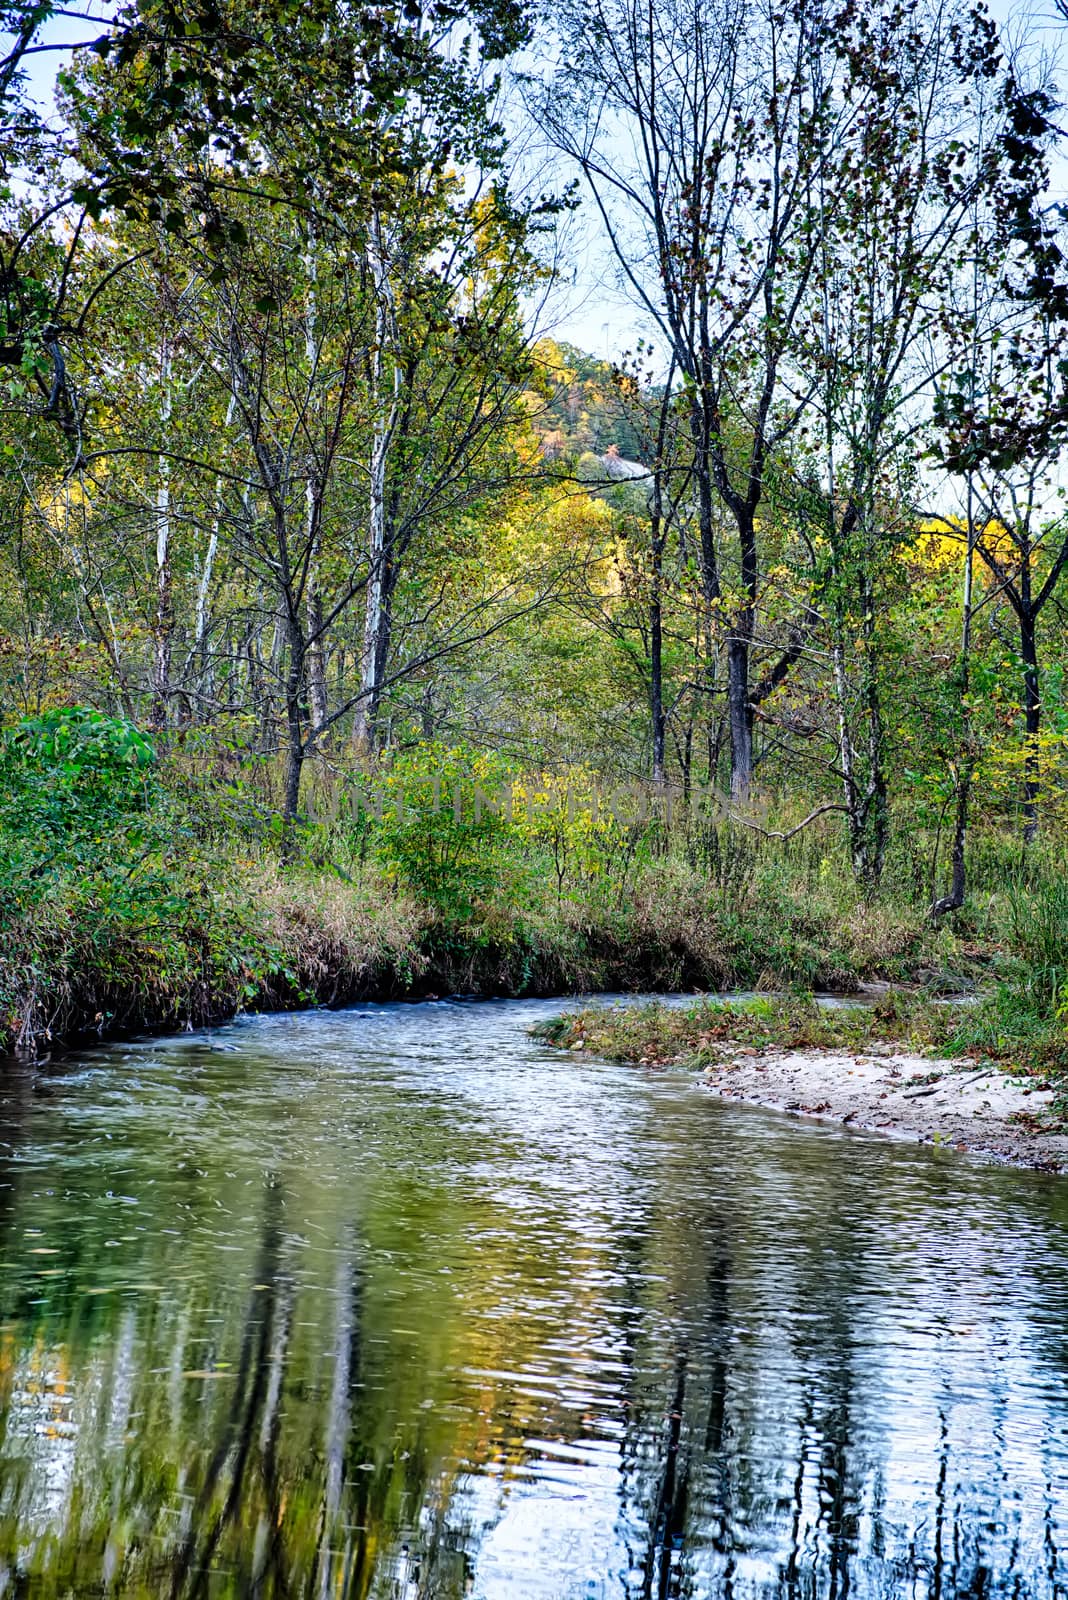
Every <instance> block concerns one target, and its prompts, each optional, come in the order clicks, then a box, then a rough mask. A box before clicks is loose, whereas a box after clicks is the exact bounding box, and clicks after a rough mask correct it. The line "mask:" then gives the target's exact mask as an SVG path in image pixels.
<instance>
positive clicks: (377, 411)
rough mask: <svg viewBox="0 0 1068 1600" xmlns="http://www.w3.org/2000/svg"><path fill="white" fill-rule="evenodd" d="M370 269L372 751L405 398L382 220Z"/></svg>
mask: <svg viewBox="0 0 1068 1600" xmlns="http://www.w3.org/2000/svg"><path fill="white" fill-rule="evenodd" d="M368 264H369V266H370V269H371V276H372V279H373V281H374V286H375V302H376V304H375V350H374V359H373V362H372V368H371V372H372V396H371V404H372V408H373V415H374V423H373V434H372V442H371V459H370V464H369V472H368V477H369V491H368V511H367V602H366V607H365V610H364V622H363V641H362V646H361V649H360V669H359V670H360V699H359V701H358V702H357V706H356V713H355V717H354V720H353V730H352V737H353V743H354V744H355V745H356V746H357V748H360V749H363V750H370V748H371V746H372V743H373V740H374V722H375V716H376V713H377V711H378V702H379V699H380V697H381V692H382V673H383V668H384V665H385V663H384V660H383V656H384V651H383V650H382V631H383V627H384V625H385V615H386V610H385V595H386V587H385V586H386V576H387V563H388V558H389V550H388V544H387V528H386V468H387V466H388V463H389V448H390V444H391V443H392V439H393V430H394V428H395V427H396V422H397V408H398V401H399V398H400V371H399V368H398V366H397V362H396V360H395V357H394V349H395V332H396V314H395V309H394V304H393V288H392V285H391V283H390V280H389V262H388V259H387V252H386V245H385V240H384V239H383V235H382V222H381V218H380V217H379V216H378V215H377V213H376V214H375V216H374V217H373V218H372V222H371V230H370V244H369V246H368Z"/></svg>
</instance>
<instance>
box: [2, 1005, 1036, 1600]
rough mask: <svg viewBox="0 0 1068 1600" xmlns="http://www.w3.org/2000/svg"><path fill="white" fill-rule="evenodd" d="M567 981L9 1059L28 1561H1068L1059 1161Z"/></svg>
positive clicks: (19, 1564)
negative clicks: (952, 1136) (808, 1074)
mask: <svg viewBox="0 0 1068 1600" xmlns="http://www.w3.org/2000/svg"><path fill="white" fill-rule="evenodd" d="M553 1009H554V1007H553V1006H552V1005H551V1004H547V1003H531V1004H527V1003H525V1002H502V1003H499V1004H498V1003H490V1004H476V1003H462V1002H442V1003H438V1004H424V1005H410V1006H403V1005H398V1006H368V1007H363V1008H360V1009H357V1010H352V1011H347V1012H341V1013H333V1014H316V1015H305V1016H293V1017H263V1018H258V1019H253V1020H248V1021H245V1022H242V1023H239V1024H235V1025H234V1026H232V1027H228V1028H225V1029H222V1030H220V1031H219V1032H217V1033H215V1034H214V1035H212V1036H210V1037H208V1036H198V1037H189V1038H185V1039H180V1040H171V1041H160V1042H150V1043H143V1044H137V1045H127V1046H115V1047H111V1048H107V1049H100V1050H96V1051H93V1052H92V1053H90V1054H86V1055H85V1056H83V1057H81V1058H78V1059H74V1060H71V1061H68V1062H67V1063H65V1064H64V1065H63V1066H62V1067H57V1068H55V1069H54V1070H53V1071H52V1073H51V1074H50V1075H48V1076H46V1078H45V1080H44V1081H43V1082H42V1080H41V1079H40V1077H38V1078H36V1079H35V1078H34V1077H33V1075H31V1074H28V1073H21V1074H20V1073H19V1072H18V1071H17V1070H15V1069H9V1070H8V1074H7V1077H6V1078H5V1080H4V1101H5V1103H4V1111H3V1126H2V1127H0V1139H2V1141H3V1143H2V1145H0V1158H2V1159H0V1167H2V1170H0V1224H2V1228H3V1240H2V1244H0V1258H2V1261H0V1292H2V1297H3V1301H2V1306H0V1427H2V1440H0V1594H4V1595H8V1594H11V1595H27V1596H47V1597H50V1600H51V1597H55V1600H60V1597H64V1600H66V1597H70V1596H82V1595H108V1596H115V1597H123V1600H125V1597H131V1596H146V1597H147V1596H152V1597H157V1596H171V1597H174V1600H180V1597H186V1596H196V1595H199V1596H205V1597H209V1596H254V1595H262V1596H265V1597H266V1596H269V1597H272V1600H273V1597H279V1600H281V1597H293V1600H297V1597H312V1596H314V1597H316V1600H319V1597H323V1600H325V1597H327V1596H331V1597H341V1596H348V1597H361V1600H362V1597H364V1596H375V1597H380V1596H389V1597H391V1600H423V1597H432V1596H433V1597H441V1600H454V1597H456V1600H458V1597H460V1596H466V1595H473V1596H479V1597H485V1600H540V1597H544V1600H578V1597H583V1600H593V1597H598V1600H600V1597H610V1596H611V1597H620V1600H623V1597H630V1600H638V1597H643V1596H668V1595H678V1596H687V1597H704V1596H708V1597H713V1596H714V1597H719V1596H724V1597H732V1596H733V1597H737V1600H742V1597H754V1600H755V1597H758V1596H759V1597H772V1596H776V1597H779V1596H782V1597H785V1596H791V1597H793V1596H796V1597H798V1600H800V1597H816V1596H820V1597H822V1596H827V1597H830V1596H836V1597H842V1600H845V1597H847V1596H853V1597H857V1600H869V1597H887V1600H889V1597H895V1600H896V1597H898V1596H906V1597H932V1600H934V1597H939V1600H952V1597H957V1596H965V1595H966V1596H974V1597H976V1600H978V1597H987V1600H991V1597H1001V1596H1006V1597H1008V1596H1016V1597H1021V1600H1023V1597H1050V1600H1053V1597H1054V1596H1060V1597H1063V1596H1065V1595H1066V1594H1068V1385H1066V1381H1065V1380H1066V1375H1068V1183H1066V1182H1065V1181H1064V1180H1060V1179H1055V1178H1050V1177H1047V1176H1042V1175H1039V1174H1032V1173H1021V1172H1014V1171H1010V1170H1005V1169H1001V1168H997V1167H994V1166H989V1165H982V1164H980V1163H978V1162H972V1161H969V1160H968V1159H966V1158H962V1157H960V1156H958V1155H955V1154H952V1153H949V1152H938V1151H933V1150H920V1149H918V1148H916V1147H913V1146H910V1145H906V1144H904V1143H894V1142H891V1141H889V1140H883V1139H877V1138H875V1137H865V1136H862V1135H857V1134H849V1133H847V1132H845V1131H839V1130H835V1129H832V1128H829V1127H826V1126H821V1125H812V1124H805V1123H801V1122H798V1121H795V1120H791V1119H789V1118H787V1117H782V1116H777V1115H774V1114H770V1113H765V1112H761V1111H755V1110H751V1109H746V1108H743V1107H738V1106H725V1105H720V1104H718V1103H716V1102H715V1101H714V1100H712V1099H711V1098H710V1097H709V1096H708V1095H707V1094H705V1093H704V1092H703V1091H702V1090H701V1089H700V1088H698V1087H697V1086H696V1085H695V1084H694V1083H692V1082H691V1081H690V1080H689V1079H688V1078H687V1077H686V1076H685V1075H683V1074H681V1073H665V1074H651V1073H647V1072H643V1071H641V1070H638V1069H634V1068H629V1069H628V1068H622V1067H615V1066H610V1065H605V1064H603V1063H599V1062H597V1061H595V1060H583V1059H575V1057H573V1056H571V1057H567V1058H561V1057H559V1056H557V1055H553V1054H551V1053H549V1052H547V1051H544V1050H542V1049H541V1048H540V1047H538V1046H537V1045H535V1044H534V1043H532V1042H531V1041H530V1040H529V1038H528V1037H527V1034H526V1029H527V1028H528V1027H529V1026H530V1024H531V1023H532V1022H533V1021H534V1020H536V1019H537V1018H538V1017H539V1016H542V1015H546V1014H548V1013H550V1012H551V1011H552V1010H553Z"/></svg>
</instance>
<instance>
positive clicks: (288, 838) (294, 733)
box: [282, 604, 307, 861]
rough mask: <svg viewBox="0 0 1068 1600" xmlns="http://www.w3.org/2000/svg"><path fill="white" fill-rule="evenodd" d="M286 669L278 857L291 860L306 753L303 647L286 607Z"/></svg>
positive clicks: (294, 618) (293, 615)
mask: <svg viewBox="0 0 1068 1600" xmlns="http://www.w3.org/2000/svg"><path fill="white" fill-rule="evenodd" d="M287 633H288V636H289V668H288V671H287V673H286V764H285V778H284V795H283V801H282V858H283V860H285V861H289V860H291V859H292V857H293V855H294V852H295V846H296V823H297V817H298V816H299V814H300V779H301V774H302V772H303V770H304V758H305V755H306V753H307V751H306V745H305V740H304V708H303V704H302V701H303V695H304V680H305V666H306V662H305V648H304V639H303V637H302V635H301V628H300V618H299V615H298V613H297V611H296V609H295V608H294V607H293V606H292V604H291V606H290V611H289V616H288V618H287Z"/></svg>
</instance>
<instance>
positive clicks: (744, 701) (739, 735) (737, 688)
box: [727, 635, 753, 805]
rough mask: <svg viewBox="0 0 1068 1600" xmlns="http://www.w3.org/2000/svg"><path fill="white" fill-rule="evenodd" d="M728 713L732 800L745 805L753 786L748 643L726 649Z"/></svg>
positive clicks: (732, 643)
mask: <svg viewBox="0 0 1068 1600" xmlns="http://www.w3.org/2000/svg"><path fill="white" fill-rule="evenodd" d="M727 711H728V716H729V719H730V730H731V799H732V800H733V801H735V802H736V803H737V804H739V805H745V804H746V802H747V801H748V799H749V790H750V788H751V786H752V782H753V710H752V707H751V706H750V704H749V640H748V639H745V638H739V637H737V636H735V635H732V637H731V639H730V641H729V643H728V645H727Z"/></svg>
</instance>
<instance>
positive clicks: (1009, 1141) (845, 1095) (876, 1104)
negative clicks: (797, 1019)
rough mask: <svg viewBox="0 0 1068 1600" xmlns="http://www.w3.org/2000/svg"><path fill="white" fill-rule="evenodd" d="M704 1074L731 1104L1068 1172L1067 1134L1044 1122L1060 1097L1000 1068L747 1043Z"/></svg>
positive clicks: (890, 1053)
mask: <svg viewBox="0 0 1068 1600" xmlns="http://www.w3.org/2000/svg"><path fill="white" fill-rule="evenodd" d="M702 1077H703V1081H704V1082H705V1083H706V1084H707V1085H708V1087H709V1089H710V1090H712V1092H713V1093H714V1094H717V1095H719V1096H720V1097H721V1098H723V1099H725V1100H741V1101H744V1102H746V1103H747V1104H749V1105H760V1106H769V1107H772V1108H774V1109H775V1110H779V1111H791V1112H794V1113H795V1114H797V1115H799V1116H809V1117H822V1118H826V1119H827V1120H829V1121H832V1122H841V1123H846V1124H848V1125H849V1126H850V1127H852V1128H870V1129H874V1130H877V1131H878V1132H881V1133H888V1134H893V1135H895V1136H897V1137H899V1138H905V1139H911V1140H916V1141H918V1142H919V1143H921V1144H939V1145H947V1146H951V1147H952V1148H954V1149H956V1150H968V1151H973V1152H975V1153H977V1154H985V1155H991V1156H996V1157H998V1158H1000V1159H1001V1160H1004V1161H1011V1162H1013V1163H1015V1164H1016V1165H1018V1166H1025V1167H1039V1168H1043V1169H1045V1170H1047V1171H1051V1172H1060V1171H1062V1170H1064V1168H1065V1167H1066V1166H1068V1133H1057V1132H1051V1131H1049V1130H1048V1129H1047V1128H1044V1127H1043V1126H1042V1122H1043V1119H1044V1118H1045V1117H1047V1116H1048V1115H1049V1112H1050V1107H1051V1105H1052V1102H1053V1098H1054V1096H1053V1091H1052V1090H1050V1089H1044V1088H1041V1087H1039V1086H1036V1085H1034V1084H1033V1083H1032V1082H1031V1081H1030V1080H1028V1079H1026V1078H1014V1077H1012V1076H1010V1075H1009V1074H1007V1073H1005V1072H1003V1071H1002V1070H1001V1069H1000V1068H998V1067H996V1066H985V1067H983V1066H977V1065H976V1063H975V1062H974V1061H932V1060H931V1058H930V1057H929V1056H920V1055H914V1054H912V1053H907V1052H901V1051H899V1050H897V1049H895V1047H894V1046H893V1045H873V1046H871V1047H870V1048H869V1051H868V1052H867V1053H865V1054H862V1055H852V1054H849V1053H847V1052H844V1051H835V1052H831V1053H827V1052H823V1051H816V1050H781V1049H774V1048H771V1049H765V1050H760V1051H756V1050H753V1049H752V1048H751V1047H748V1048H742V1049H740V1050H739V1051H737V1052H736V1053H733V1054H728V1055H725V1056H724V1058H723V1059H722V1060H721V1061H718V1062H715V1063H713V1064H711V1065H709V1066H707V1067H705V1068H704V1069H703V1073H702Z"/></svg>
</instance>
